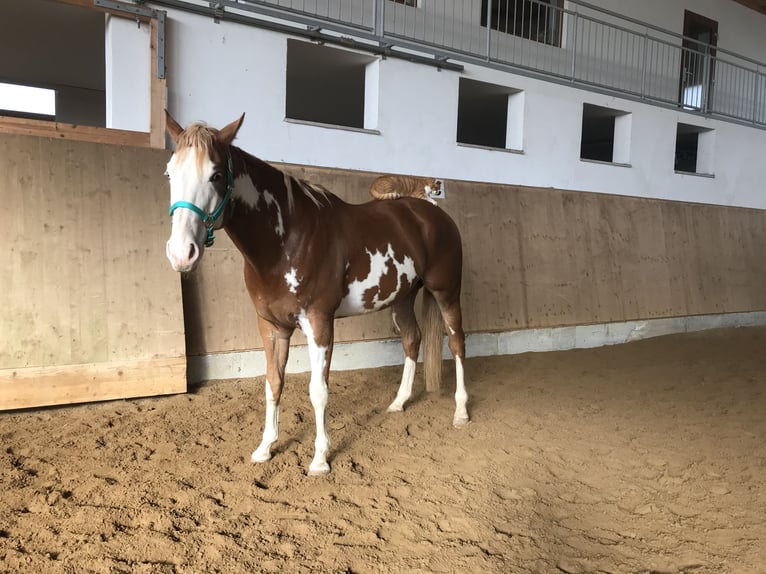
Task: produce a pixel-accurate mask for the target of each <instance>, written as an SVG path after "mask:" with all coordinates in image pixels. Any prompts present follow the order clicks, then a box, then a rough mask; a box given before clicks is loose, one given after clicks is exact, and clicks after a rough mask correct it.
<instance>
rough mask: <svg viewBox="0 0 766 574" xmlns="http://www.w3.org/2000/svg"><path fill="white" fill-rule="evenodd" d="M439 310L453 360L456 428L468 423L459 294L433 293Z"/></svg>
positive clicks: (454, 419) (454, 422)
mask: <svg viewBox="0 0 766 574" xmlns="http://www.w3.org/2000/svg"><path fill="white" fill-rule="evenodd" d="M434 297H435V299H436V302H437V303H438V304H439V309H441V313H442V318H443V319H444V326H445V327H446V328H447V339H448V344H449V350H450V352H451V353H452V356H453V357H454V358H455V416H454V418H453V419H452V424H453V425H455V426H456V427H460V426H463V425H465V424H467V423H468V420H469V419H468V409H467V403H468V393H467V391H466V389H465V371H464V369H463V362H464V361H465V333H464V332H463V313H462V311H461V309H460V293H459V292H458V293H456V294H452V295H447V294H445V293H444V292H436V293H434Z"/></svg>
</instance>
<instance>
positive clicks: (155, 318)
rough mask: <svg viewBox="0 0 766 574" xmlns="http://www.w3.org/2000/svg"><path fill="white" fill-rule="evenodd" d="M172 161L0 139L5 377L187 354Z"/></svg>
mask: <svg viewBox="0 0 766 574" xmlns="http://www.w3.org/2000/svg"><path fill="white" fill-rule="evenodd" d="M167 158H168V153H167V152H164V151H162V152H158V151H157V150H151V149H148V148H121V147H117V146H104V145H100V144H94V143H85V142H77V141H70V140H65V141H60V140H54V139H49V138H35V137H28V136H20V135H7V134H6V135H2V136H0V189H1V190H2V195H3V199H4V201H5V209H3V210H2V211H0V225H2V226H3V228H4V229H6V230H7V231H8V232H9V235H10V237H9V248H8V249H5V250H2V251H0V268H2V269H3V273H2V274H0V325H2V328H3V333H4V337H3V340H4V342H5V343H6V344H4V345H0V369H3V370H6V371H9V372H11V371H13V372H16V371H19V370H21V369H32V370H31V371H28V372H32V373H34V372H37V371H34V369H42V371H41V372H45V373H47V372H48V371H47V370H46V369H54V371H51V372H59V371H60V372H62V373H66V372H68V367H67V366H68V365H83V364H88V365H105V364H123V363H130V364H132V363H135V362H136V361H151V360H155V359H158V360H160V359H164V358H175V357H183V356H184V355H185V344H184V326H183V320H182V301H181V292H180V281H179V278H178V274H176V273H175V272H173V271H172V270H171V269H170V266H169V265H168V263H167V260H166V258H165V254H164V244H165V240H166V239H167V236H166V234H167V231H168V228H169V227H168V218H167V187H166V186H167V184H166V182H165V179H164V178H163V176H162V172H163V171H164V165H165V163H166V161H167ZM56 369H58V371H56ZM137 388H148V389H150V391H151V392H153V388H152V387H146V385H144V386H143V387H142V386H141V385H139V387H137ZM174 388H175V387H174ZM51 389H53V387H51ZM104 389H106V391H107V392H108V393H111V392H112V391H111V390H110V389H111V387H109V386H108V385H107V386H106V387H104ZM54 390H55V389H54ZM91 390H92V391H93V392H94V393H96V392H97V391H98V388H96V387H94V388H93V389H91ZM19 392H21V393H22V394H23V393H25V392H26V391H21V390H20V391H19ZM51 392H53V391H51ZM130 392H143V391H139V390H136V391H133V390H131V391H130ZM6 394H8V395H9V396H11V394H10V391H7V393H6ZM24 396H26V395H24ZM41 396H44V397H45V398H44V401H43V403H42V404H59V403H61V402H66V400H67V399H60V398H58V397H56V396H47V395H45V394H44V393H42V394H41ZM94 396H95V395H94ZM111 396H112V395H111V394H108V397H111ZM78 400H81V399H78ZM82 400H84V399H82ZM25 406H31V405H30V404H28V403H25ZM0 408H2V407H0ZM14 408H15V407H14Z"/></svg>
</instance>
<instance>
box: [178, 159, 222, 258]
mask: <svg viewBox="0 0 766 574" xmlns="http://www.w3.org/2000/svg"><path fill="white" fill-rule="evenodd" d="M214 170H215V166H214V165H213V162H211V161H210V158H208V157H203V158H200V157H199V156H198V151H197V150H196V149H193V148H189V149H186V150H183V151H182V153H181V154H180V155H179V154H178V153H175V154H173V156H172V157H171V158H170V161H169V162H168V165H167V173H168V177H169V178H170V204H171V205H173V204H174V203H176V202H178V201H188V202H189V203H192V204H194V205H196V206H197V207H199V208H200V209H201V210H202V211H204V212H206V213H212V212H213V211H214V210H215V208H216V207H217V206H218V202H219V201H220V198H219V197H218V194H217V193H216V191H215V188H214V187H213V184H212V183H210V177H211V176H212V175H213V171H214ZM206 238H207V229H206V228H205V225H204V223H203V222H202V218H200V216H199V215H197V214H196V213H194V212H193V211H192V210H190V209H186V208H183V207H182V208H178V209H176V210H175V211H174V212H173V228H172V231H171V233H170V239H168V243H167V247H166V253H167V256H168V259H169V260H170V264H171V265H172V266H173V269H175V270H176V271H191V270H192V269H193V268H194V266H195V265H196V263H197V261H199V258H200V257H201V255H202V251H203V250H204V248H205V240H206Z"/></svg>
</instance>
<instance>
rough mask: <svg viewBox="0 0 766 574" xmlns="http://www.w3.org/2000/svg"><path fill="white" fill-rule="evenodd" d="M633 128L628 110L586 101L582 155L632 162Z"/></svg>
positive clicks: (597, 159) (587, 158) (594, 158)
mask: <svg viewBox="0 0 766 574" xmlns="http://www.w3.org/2000/svg"><path fill="white" fill-rule="evenodd" d="M630 131H631V114H630V113H629V112H625V111H622V110H615V109H613V108H605V107H602V106H594V105H592V104H583V107H582V134H581V139H580V159H586V160H592V161H603V162H609V163H615V164H620V165H627V164H629V163H630Z"/></svg>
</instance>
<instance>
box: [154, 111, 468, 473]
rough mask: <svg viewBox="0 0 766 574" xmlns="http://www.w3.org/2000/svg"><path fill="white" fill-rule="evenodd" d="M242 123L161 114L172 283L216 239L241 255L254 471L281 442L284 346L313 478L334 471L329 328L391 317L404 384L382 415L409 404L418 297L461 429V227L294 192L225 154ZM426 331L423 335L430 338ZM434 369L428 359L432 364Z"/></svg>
mask: <svg viewBox="0 0 766 574" xmlns="http://www.w3.org/2000/svg"><path fill="white" fill-rule="evenodd" d="M243 119H244V114H243V115H242V117H240V118H239V119H238V120H236V121H234V122H232V123H231V124H229V125H227V126H226V127H224V128H223V129H221V130H220V131H219V130H216V129H214V128H211V127H209V126H207V125H205V124H203V123H194V124H191V125H189V126H188V127H187V128H186V129H183V128H182V127H181V126H180V125H179V124H178V123H177V122H176V121H175V120H174V119H173V118H172V117H171V116H170V114H167V126H168V133H169V134H170V136H171V138H172V139H173V141H174V142H175V144H176V150H175V153H174V154H173V156H172V157H171V158H170V161H169V162H168V165H167V175H168V177H169V179H170V199H171V207H170V214H171V216H172V221H173V228H172V232H171V235H170V239H169V240H168V243H167V256H168V259H169V260H170V263H171V265H172V266H173V269H175V270H176V271H191V270H193V269H194V268H195V266H196V265H197V263H199V261H200V259H201V258H202V254H203V253H204V249H205V247H206V246H209V245H212V242H213V239H214V230H216V229H220V228H221V227H223V228H225V229H226V232H227V233H228V234H229V236H230V237H231V239H232V241H233V242H234V244H235V245H236V246H237V248H238V249H239V250H240V251H241V252H242V255H243V257H244V260H245V285H246V286H247V290H248V292H249V294H250V297H251V299H252V301H253V305H255V309H256V312H257V317H258V327H259V330H260V333H261V337H262V339H263V346H264V351H265V355H266V365H267V366H266V371H267V372H266V385H265V388H266V423H265V428H264V431H263V439H262V441H261V443H260V446H258V448H257V449H256V450H255V452H253V454H252V457H251V460H252V461H253V462H264V461H267V460H269V459H270V458H271V447H272V445H273V444H274V442H276V440H277V437H278V432H279V431H278V425H279V399H280V395H281V393H282V384H283V382H284V375H285V365H286V363H287V354H288V348H289V344H290V337H291V335H292V333H293V331H294V330H295V328H296V327H298V328H300V329H302V330H303V333H304V334H305V335H306V339H307V340H308V348H309V356H310V362H311V382H310V384H309V394H310V397H311V404H312V405H313V407H314V413H315V417H316V442H315V453H314V459H313V460H312V462H311V465H310V466H309V474H323V473H326V472H329V471H330V466H329V464H328V462H327V455H328V451H329V448H330V440H329V437H328V435H327V425H326V422H325V409H326V407H327V400H328V392H327V380H328V374H329V370H330V358H331V356H332V348H333V320H334V318H335V317H344V316H349V315H357V314H361V313H368V312H371V311H377V310H379V309H384V308H386V307H391V308H392V310H393V319H394V324H395V326H396V327H397V328H398V330H399V332H400V334H401V337H402V344H403V346H404V352H405V363H404V374H403V375H402V381H401V385H400V387H399V391H398V393H397V395H396V398H395V399H394V401H393V402H392V403H391V405H390V406H389V407H388V410H389V411H401V410H403V408H404V403H405V402H406V401H407V399H409V398H410V395H411V392H412V382H413V379H414V376H415V365H416V362H417V358H418V351H419V347H420V341H421V332H420V329H419V327H418V323H417V320H416V318H415V312H414V303H415V296H416V294H417V292H418V291H419V290H420V288H421V287H422V288H424V309H426V315H428V314H429V310H430V315H431V316H435V317H436V329H435V332H436V334H435V336H433V337H431V341H433V344H432V345H431V348H432V351H431V352H429V350H428V345H429V343H428V337H424V338H425V344H426V348H425V349H424V361H425V368H426V377H427V387H429V388H430V389H432V388H438V384H439V381H438V379H437V381H436V382H435V383H434V382H429V378H428V377H429V372H430V371H434V372H435V373H436V376H437V377H438V378H440V377H441V371H440V368H441V344H442V340H443V328H444V327H446V329H447V335H448V338H449V348H450V350H451V352H452V354H453V356H454V358H455V366H456V379H457V384H456V392H455V402H456V405H457V406H456V409H455V415H454V419H453V423H454V424H455V426H461V425H464V424H465V423H467V422H468V412H467V410H466V402H467V400H468V396H467V393H466V390H465V383H464V375H463V361H464V358H465V336H464V333H463V328H462V316H461V310H460V285H461V273H462V247H461V243H460V234H459V232H458V229H457V226H456V225H455V223H454V222H453V221H452V219H450V217H449V216H448V215H447V214H446V213H445V212H444V211H442V210H441V209H439V208H438V207H435V206H433V205H431V204H430V203H428V202H427V201H423V200H421V199H415V198H402V199H396V200H388V201H371V202H369V203H365V204H362V205H351V204H348V203H346V202H344V201H342V200H341V199H340V198H338V197H336V196H335V195H333V194H332V193H330V192H329V191H327V190H326V189H324V188H322V187H321V186H318V185H311V184H309V183H307V182H304V181H299V180H297V179H295V178H293V177H291V176H289V175H287V174H285V173H283V172H282V171H280V170H278V169H276V168H275V167H273V166H271V165H269V164H267V163H265V162H263V161H261V160H260V159H258V158H256V157H254V156H252V155H250V154H248V153H246V152H245V151H243V150H242V149H240V148H238V147H235V146H233V145H232V141H233V140H234V138H235V136H236V135H237V131H238V130H239V128H240V126H241V125H242V121H243ZM428 329H429V327H428V320H427V319H426V321H425V323H424V333H423V335H424V336H425V335H427V334H428ZM429 357H433V358H431V359H429Z"/></svg>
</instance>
